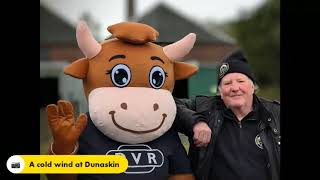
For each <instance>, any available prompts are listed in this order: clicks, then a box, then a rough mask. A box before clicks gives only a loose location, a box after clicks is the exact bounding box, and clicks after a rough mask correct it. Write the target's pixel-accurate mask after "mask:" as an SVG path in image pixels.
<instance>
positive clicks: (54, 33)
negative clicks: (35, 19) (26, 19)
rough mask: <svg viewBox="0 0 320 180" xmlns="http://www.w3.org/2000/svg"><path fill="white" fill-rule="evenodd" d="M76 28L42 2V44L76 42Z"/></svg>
mask: <svg viewBox="0 0 320 180" xmlns="http://www.w3.org/2000/svg"><path fill="white" fill-rule="evenodd" d="M75 34H76V31H75V28H74V27H73V26H72V25H71V24H69V23H68V22H66V21H65V20H64V19H62V18H60V17H58V16H57V15H55V14H54V13H52V12H51V11H50V10H49V9H48V8H46V7H44V6H43V5H41V4H40V44H42V43H68V44H70V43H71V44H76V43H77V41H76V36H75Z"/></svg>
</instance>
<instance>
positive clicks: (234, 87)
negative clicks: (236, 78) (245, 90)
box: [231, 83, 239, 91]
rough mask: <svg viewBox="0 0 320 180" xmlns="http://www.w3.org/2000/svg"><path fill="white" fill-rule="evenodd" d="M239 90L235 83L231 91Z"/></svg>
mask: <svg viewBox="0 0 320 180" xmlns="http://www.w3.org/2000/svg"><path fill="white" fill-rule="evenodd" d="M238 90H239V85H238V84H236V83H234V84H233V85H232V86H231V91H238Z"/></svg>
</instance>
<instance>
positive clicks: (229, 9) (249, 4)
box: [40, 0, 266, 34]
mask: <svg viewBox="0 0 320 180" xmlns="http://www.w3.org/2000/svg"><path fill="white" fill-rule="evenodd" d="M265 1H266V0H136V2H135V13H136V14H137V16H138V17H140V16H142V15H143V14H145V13H146V12H149V11H150V10H152V8H153V7H155V6H156V5H157V4H159V3H160V2H163V3H165V4H166V5H168V6H170V7H171V8H172V9H175V10H176V11H177V12H178V13H179V14H181V15H183V16H185V17H186V18H189V19H191V20H193V21H196V22H197V21H198V22H206V21H213V22H216V23H223V22H225V21H230V20H233V19H235V18H237V17H238V16H239V13H240V12H241V11H251V10H252V9H255V8H256V7H257V6H260V5H261V4H263V3H264V2H265ZM40 3H41V4H44V5H45V6H46V7H49V8H50V9H51V10H52V11H54V13H56V14H57V15H58V16H62V17H63V18H64V19H66V21H68V22H69V23H70V24H73V25H75V24H76V23H77V22H78V21H79V18H80V16H81V14H82V13H83V12H89V13H90V14H91V15H92V17H93V18H94V20H95V21H96V22H98V23H99V24H100V26H101V28H102V29H103V30H104V29H106V27H108V26H109V25H112V24H115V23H118V22H121V21H124V20H126V0H40ZM102 33H103V34H105V33H106V32H102Z"/></svg>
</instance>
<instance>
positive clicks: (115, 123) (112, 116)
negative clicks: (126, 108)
mask: <svg viewBox="0 0 320 180" xmlns="http://www.w3.org/2000/svg"><path fill="white" fill-rule="evenodd" d="M115 113H116V112H115V111H110V112H109V114H110V115H111V119H112V122H113V124H114V125H116V126H117V127H118V128H119V129H122V130H124V131H128V132H131V133H135V134H144V133H149V132H153V131H156V130H158V129H159V128H160V127H161V126H162V124H163V123H164V120H165V119H166V117H167V114H165V113H163V114H162V117H163V118H162V121H161V123H160V125H159V126H158V127H156V128H153V129H150V130H145V131H135V130H131V129H127V128H124V127H122V126H120V125H119V124H118V123H117V121H116V120H115V118H114V114H115Z"/></svg>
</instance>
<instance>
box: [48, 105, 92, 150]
mask: <svg viewBox="0 0 320 180" xmlns="http://www.w3.org/2000/svg"><path fill="white" fill-rule="evenodd" d="M47 115H48V123H49V127H50V130H51V132H52V136H53V144H52V146H51V147H52V149H51V151H52V152H51V153H53V154H71V153H72V154H74V153H75V150H76V149H77V143H78V139H79V136H80V134H81V133H82V131H83V130H84V128H85V127H86V125H87V116H86V115H85V114H83V113H82V114H80V116H79V118H78V120H77V121H75V119H74V115H73V106H72V104H71V103H70V102H69V101H65V100H59V101H58V106H57V105H55V104H49V105H48V106H47Z"/></svg>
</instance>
